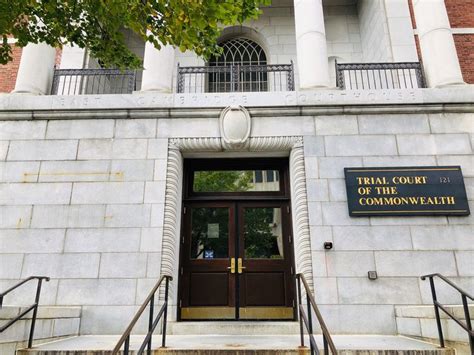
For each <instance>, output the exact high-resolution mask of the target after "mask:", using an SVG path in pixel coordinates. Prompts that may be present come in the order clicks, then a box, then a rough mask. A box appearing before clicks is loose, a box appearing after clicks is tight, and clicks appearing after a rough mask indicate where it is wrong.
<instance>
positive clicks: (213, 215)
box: [191, 207, 229, 259]
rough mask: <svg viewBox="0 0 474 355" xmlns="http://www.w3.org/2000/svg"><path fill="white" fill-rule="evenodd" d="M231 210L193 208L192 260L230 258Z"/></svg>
mask: <svg viewBox="0 0 474 355" xmlns="http://www.w3.org/2000/svg"><path fill="white" fill-rule="evenodd" d="M228 246H229V209H228V208H208V207H201V208H193V209H192V210H191V258H192V259H217V258H228V257H229V247H228Z"/></svg>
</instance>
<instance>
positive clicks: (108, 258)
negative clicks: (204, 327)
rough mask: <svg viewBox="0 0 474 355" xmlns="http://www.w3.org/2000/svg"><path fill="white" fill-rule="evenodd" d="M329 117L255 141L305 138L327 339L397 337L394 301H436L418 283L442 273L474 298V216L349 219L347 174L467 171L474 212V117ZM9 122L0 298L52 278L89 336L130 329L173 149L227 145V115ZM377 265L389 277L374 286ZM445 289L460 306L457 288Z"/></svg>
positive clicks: (2, 140)
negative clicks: (222, 141)
mask: <svg viewBox="0 0 474 355" xmlns="http://www.w3.org/2000/svg"><path fill="white" fill-rule="evenodd" d="M196 110H197V109H196ZM274 110H278V109H274ZM326 111H327V112H325V113H324V114H322V115H311V114H306V115H305V114H302V113H301V112H304V111H303V110H300V111H299V112H300V115H298V114H297V113H294V114H292V115H290V116H288V117H285V116H282V115H281V114H278V112H277V111H275V114H272V115H269V114H268V113H267V114H265V116H263V115H262V117H260V116H259V115H258V111H256V112H257V113H255V114H254V115H253V123H254V130H253V132H252V135H253V136H286V135H288V134H289V133H291V134H292V135H297V136H302V137H303V141H304V157H305V158H304V159H305V167H306V169H305V175H306V181H307V183H306V187H307V194H308V196H307V197H308V207H309V216H308V217H309V224H310V231H311V247H310V248H311V250H310V253H311V255H312V270H313V276H314V280H313V281H314V285H315V290H316V300H317V302H318V303H319V304H320V305H321V310H322V312H323V314H324V316H325V317H326V319H327V323H328V325H329V327H330V328H331V330H332V331H333V332H335V333H385V334H394V333H395V332H396V329H397V328H396V327H397V324H396V321H395V317H394V305H398V304H400V305H401V304H410V305H411V304H415V305H416V304H429V303H430V296H429V289H428V285H427V284H426V283H425V282H422V281H420V280H419V276H420V275H421V274H423V273H428V272H442V273H444V274H446V275H447V276H449V277H450V278H452V279H453V280H454V282H457V283H458V284H459V285H460V286H462V287H464V288H466V289H468V290H472V288H473V287H474V275H473V274H472V270H473V267H472V260H473V255H472V253H473V250H474V247H473V244H472V243H470V238H471V234H472V228H473V224H474V220H473V217H472V216H468V217H449V218H446V217H442V216H440V217H404V218H396V217H388V218H375V217H370V218H369V217H364V218H350V217H349V216H348V211H347V204H346V191H345V184H344V175H343V168H344V167H354V166H365V167H370V166H411V165H415V166H419V165H461V167H462V170H463V174H464V177H465V183H466V188H467V191H468V198H469V200H470V201H471V202H470V203H471V208H472V207H473V205H472V201H473V199H474V170H473V168H474V167H473V159H472V156H473V150H472V141H471V136H472V134H473V133H474V128H473V127H474V124H473V122H474V116H473V113H468V112H442V110H441V112H440V111H437V112H436V113H434V112H431V111H429V110H428V109H425V108H424V106H423V105H419V106H417V107H416V110H414V111H416V113H412V112H407V113H404V114H401V113H399V112H398V113H387V112H385V113H384V112H377V113H374V112H368V111H363V112H360V113H359V114H356V113H354V114H345V115H342V114H331V111H330V110H326ZM0 127H1V129H0V160H1V161H0V254H1V257H0V289H3V288H6V287H8V285H11V284H12V283H14V282H15V281H16V280H18V279H20V278H23V277H26V276H28V275H30V274H38V273H44V274H48V275H49V276H51V277H52V278H53V279H52V280H51V282H49V283H47V284H45V290H44V297H43V298H42V302H43V303H44V304H49V305H82V306H83V312H82V322H81V334H92V333H95V334H110V333H119V332H121V330H123V328H124V327H125V326H126V324H127V323H128V322H129V320H130V319H131V317H132V315H133V313H134V310H135V309H136V307H137V305H138V304H140V302H141V300H143V298H144V295H146V294H147V292H148V290H149V288H150V287H152V285H153V283H154V282H155V281H156V279H157V278H158V277H159V276H160V270H161V260H162V255H161V252H162V237H163V220H164V203H165V192H166V191H165V188H166V178H167V171H166V169H167V154H168V140H169V139H170V138H174V137H197V136H200V135H201V133H202V135H203V136H208V137H217V136H219V129H218V125H217V120H216V119H215V117H213V116H212V117H211V116H209V117H208V118H203V115H200V117H199V118H193V117H189V118H172V117H168V116H165V117H163V118H151V119H110V118H107V119H97V118H91V119H83V120H76V119H70V120H33V121H22V120H12V121H2V122H0ZM280 153H281V152H280ZM210 154H211V153H207V156H208V157H209V156H210ZM220 154H221V155H224V156H225V154H226V153H220ZM211 156H212V154H211ZM252 156H265V154H263V155H262V154H260V153H252ZM325 241H331V242H333V244H334V247H333V249H332V250H330V251H326V250H324V248H323V243H324V242H325ZM178 262H179V261H178V260H175V261H174V263H175V264H174V267H176V268H177V267H178ZM369 270H370V271H371V270H375V271H377V272H378V275H379V278H378V279H377V280H375V281H369V280H368V279H367V271H369ZM439 294H440V297H443V300H444V301H445V302H457V299H455V296H456V295H454V294H452V293H450V291H449V290H447V289H444V288H440V291H439ZM173 297H175V296H173ZM173 302H176V300H173ZM173 304H175V303H173ZM175 315H176V314H175V312H174V311H173V312H171V313H170V317H172V318H174V317H175ZM360 319H363V321H362V322H361V321H360ZM356 320H357V321H356Z"/></svg>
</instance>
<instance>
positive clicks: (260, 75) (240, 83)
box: [177, 63, 295, 93]
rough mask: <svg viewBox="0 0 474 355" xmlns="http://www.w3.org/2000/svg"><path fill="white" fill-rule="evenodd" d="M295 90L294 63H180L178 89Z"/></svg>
mask: <svg viewBox="0 0 474 355" xmlns="http://www.w3.org/2000/svg"><path fill="white" fill-rule="evenodd" d="M293 90H295V85H294V73H293V63H290V64H267V65H227V66H203V67H181V66H179V64H178V77H177V91H178V93H205V92H258V91H293Z"/></svg>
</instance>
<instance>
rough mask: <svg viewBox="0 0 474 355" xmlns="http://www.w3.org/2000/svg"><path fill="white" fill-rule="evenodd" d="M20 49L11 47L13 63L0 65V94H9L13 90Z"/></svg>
mask: <svg viewBox="0 0 474 355" xmlns="http://www.w3.org/2000/svg"><path fill="white" fill-rule="evenodd" d="M21 51H22V49H21V48H19V47H13V61H11V62H10V63H8V64H7V65H0V93H2V92H10V91H12V90H13V89H14V88H15V80H16V74H17V72H18V66H19V65H20V58H21Z"/></svg>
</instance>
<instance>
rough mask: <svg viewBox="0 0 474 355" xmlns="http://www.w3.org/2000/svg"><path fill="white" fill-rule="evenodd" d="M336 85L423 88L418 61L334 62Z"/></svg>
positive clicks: (372, 88) (351, 87)
mask: <svg viewBox="0 0 474 355" xmlns="http://www.w3.org/2000/svg"><path fill="white" fill-rule="evenodd" d="M336 81H337V87H339V88H341V89H343V90H382V89H416V88H424V87H425V80H424V77H423V69H422V66H421V64H420V63H419V62H403V63H344V64H342V63H341V64H340V63H337V62H336Z"/></svg>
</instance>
